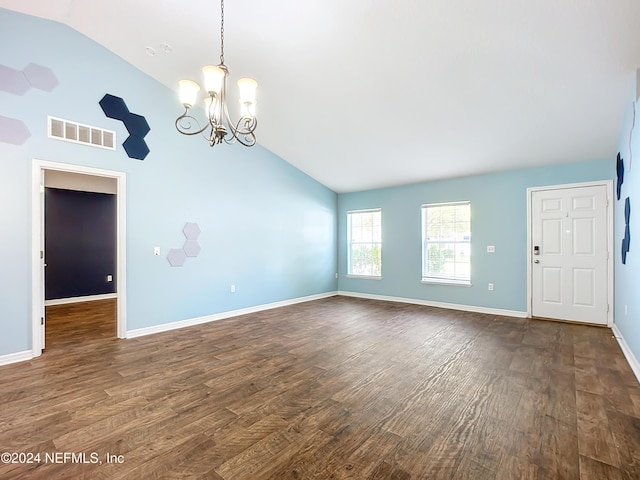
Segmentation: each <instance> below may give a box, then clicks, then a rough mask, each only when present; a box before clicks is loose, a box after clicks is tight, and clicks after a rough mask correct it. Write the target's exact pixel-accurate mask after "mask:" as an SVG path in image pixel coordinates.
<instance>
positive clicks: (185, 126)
mask: <svg viewBox="0 0 640 480" xmlns="http://www.w3.org/2000/svg"><path fill="white" fill-rule="evenodd" d="M188 113H189V109H188V108H187V109H185V111H184V113H183V114H182V115H180V116H179V117H178V118H176V130H178V132H180V133H181V134H183V135H199V134H201V133H203V132H204V131H205V130H206V129H207V128H209V123H207V124H206V125H205V126H204V127H202V128H201V127H200V122H198V119H197V118H196V117H194V116H193V115H189V114H188ZM191 122H193V123H195V124H196V125H197V127H194V126H193V125H192V124H191ZM196 128H197V129H196ZM192 129H194V130H193V131H191V130H192ZM204 137H205V138H207V137H206V135H205V136H204Z"/></svg>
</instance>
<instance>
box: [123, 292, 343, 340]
mask: <svg viewBox="0 0 640 480" xmlns="http://www.w3.org/2000/svg"><path fill="white" fill-rule="evenodd" d="M336 295H337V292H327V293H320V294H318V295H309V296H306V297H298V298H292V299H290V300H283V301H281V302H274V303H266V304H263V305H256V306H255V307H248V308H241V309H239V310H230V311H227V312H221V313H214V314H213V315H205V316H204V317H197V318H188V319H186V320H180V321H178V322H171V323H164V324H162V325H154V326H153V327H145V328H137V329H135V330H128V331H127V337H126V338H135V337H142V336H145V335H152V334H154V333H161V332H168V331H170V330H176V329H178V328H185V327H192V326H194V325H200V324H203V323H208V322H215V321H216V320H223V319H225V318H231V317H237V316H239V315H247V314H248V313H255V312H261V311H263V310H270V309H272V308H279V307H286V306H288V305H295V304H296V303H303V302H310V301H312V300H320V299H321V298H327V297H334V296H336Z"/></svg>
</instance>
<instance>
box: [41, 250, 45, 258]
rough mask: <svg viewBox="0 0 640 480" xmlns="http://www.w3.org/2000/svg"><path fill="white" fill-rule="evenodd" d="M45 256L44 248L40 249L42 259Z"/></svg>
mask: <svg viewBox="0 0 640 480" xmlns="http://www.w3.org/2000/svg"><path fill="white" fill-rule="evenodd" d="M43 258H44V250H40V259H43Z"/></svg>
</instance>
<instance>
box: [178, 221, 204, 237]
mask: <svg viewBox="0 0 640 480" xmlns="http://www.w3.org/2000/svg"><path fill="white" fill-rule="evenodd" d="M182 233H184V236H185V237H187V240H197V239H198V237H199V236H200V227H199V226H198V224H197V223H187V224H186V225H185V226H184V228H183V229H182Z"/></svg>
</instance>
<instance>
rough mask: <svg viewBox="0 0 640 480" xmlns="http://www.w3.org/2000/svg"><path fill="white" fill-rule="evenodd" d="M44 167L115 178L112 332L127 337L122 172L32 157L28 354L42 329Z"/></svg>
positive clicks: (35, 351)
mask: <svg viewBox="0 0 640 480" xmlns="http://www.w3.org/2000/svg"><path fill="white" fill-rule="evenodd" d="M45 170H56V171H59V172H69V173H79V174H82V175H91V176H97V177H108V178H113V179H115V180H116V294H117V298H118V306H117V309H116V323H117V329H116V334H117V337H118V338H127V320H126V312H127V308H126V306H127V299H126V292H127V289H126V279H127V272H126V258H127V255H126V238H127V237H126V205H127V201H126V192H127V185H126V181H127V178H126V173H124V172H117V171H112V170H103V169H98V168H93V167H85V166H82V165H72V164H69V163H58V162H51V161H47V160H38V159H33V161H32V165H31V337H32V355H33V357H39V356H40V355H42V349H43V346H44V330H43V329H42V328H41V317H42V316H43V314H44V293H45V292H44V287H43V286H44V268H43V262H44V260H43V259H41V258H40V251H41V250H44V242H43V240H44V208H43V207H44V201H43V199H44V197H43V195H44V185H43V183H42V179H43V177H44V171H45Z"/></svg>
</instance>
